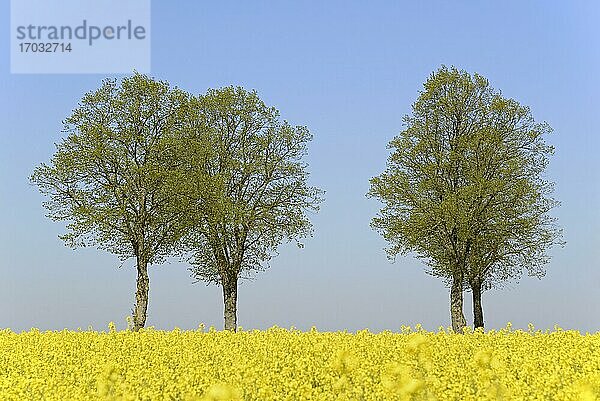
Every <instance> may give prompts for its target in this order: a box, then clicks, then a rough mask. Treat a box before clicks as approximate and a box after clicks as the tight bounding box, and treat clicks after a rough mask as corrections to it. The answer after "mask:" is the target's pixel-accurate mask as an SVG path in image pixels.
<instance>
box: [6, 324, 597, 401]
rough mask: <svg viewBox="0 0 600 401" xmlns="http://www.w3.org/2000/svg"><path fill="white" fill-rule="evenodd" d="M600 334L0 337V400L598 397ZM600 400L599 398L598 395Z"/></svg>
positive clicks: (277, 332) (274, 331)
mask: <svg viewBox="0 0 600 401" xmlns="http://www.w3.org/2000/svg"><path fill="white" fill-rule="evenodd" d="M599 390H600V334H594V335H590V334H585V335H583V334H580V333H579V332H577V331H563V330H560V329H556V330H555V331H553V332H541V331H533V329H531V328H530V330H529V331H520V330H516V331H514V330H511V329H510V326H508V327H507V328H506V329H502V330H499V331H490V332H486V333H483V332H479V331H478V332H474V333H473V332H467V333H466V334H462V335H461V334H453V333H451V332H450V331H445V330H443V329H440V330H439V331H438V332H437V333H432V332H427V331H423V330H420V329H419V328H417V329H416V330H410V328H403V330H402V332H401V333H392V332H382V333H377V334H374V333H371V332H369V331H367V330H364V331H359V332H357V333H347V332H318V331H316V330H315V329H313V330H311V331H310V332H301V331H298V330H295V329H291V330H286V329H281V328H276V327H274V328H271V329H269V330H266V331H238V332H237V333H232V332H226V331H215V330H214V329H212V328H211V330H209V331H208V332H204V331H203V330H201V329H199V330H196V331H180V330H177V329H176V330H174V331H169V332H165V331H158V330H153V329H142V330H141V331H140V332H137V333H134V332H129V331H122V332H121V331H115V330H114V325H113V326H111V330H109V331H108V332H95V331H66V330H65V331H54V332H50V331H49V332H40V331H38V330H35V329H32V330H31V331H29V332H23V333H20V334H16V333H13V332H11V331H10V330H8V329H6V330H2V331H0V400H3V401H10V400H15V401H16V400H19V401H22V400H57V401H59V400H60V401H64V400H153V401H154V400H169V401H174V400H182V401H183V400H190V401H191V400H198V401H199V400H215V401H216V400H246V401H250V400H290V401H292V400H293V401H302V400H461V401H462V400H478V401H479V400H499V399H504V400H585V401H590V400H595V399H596V397H597V395H598V394H599ZM599 399H600V397H599Z"/></svg>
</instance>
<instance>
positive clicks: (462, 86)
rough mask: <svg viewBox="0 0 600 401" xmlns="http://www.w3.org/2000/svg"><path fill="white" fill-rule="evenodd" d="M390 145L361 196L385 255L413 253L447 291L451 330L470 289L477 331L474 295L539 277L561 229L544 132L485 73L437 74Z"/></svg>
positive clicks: (460, 320) (459, 324) (479, 321)
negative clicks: (371, 206) (370, 200)
mask: <svg viewBox="0 0 600 401" xmlns="http://www.w3.org/2000/svg"><path fill="white" fill-rule="evenodd" d="M404 122H405V124H406V129H404V130H403V131H402V132H401V133H400V134H399V136H397V137H395V138H394V139H393V140H392V141H391V142H390V144H389V146H388V147H389V148H391V149H393V151H392V154H391V155H390V157H389V159H388V162H387V167H386V170H385V171H384V172H383V173H382V174H381V175H379V176H377V177H374V178H372V179H371V188H370V191H369V194H368V196H371V197H376V198H378V199H380V200H381V201H382V202H383V203H384V207H383V208H382V209H381V211H380V213H379V214H378V216H376V217H375V218H374V219H373V221H372V226H373V227H374V228H375V229H376V230H378V231H379V232H380V233H381V234H382V235H383V237H384V238H385V239H386V240H388V241H389V242H390V244H391V246H390V247H389V248H388V249H387V252H388V255H389V256H390V257H394V256H395V255H398V254H406V253H409V252H414V253H415V254H416V256H417V257H418V258H420V259H422V260H424V262H425V263H426V265H427V266H428V270H427V272H428V273H429V274H432V275H434V276H436V277H440V278H441V279H443V280H444V282H445V283H446V284H447V285H449V286H450V312H451V319H452V327H453V329H454V330H455V331H456V332H462V329H463V328H464V327H465V326H466V321H465V318H464V314H463V289H464V287H465V286H466V285H469V286H470V287H471V289H472V291H473V297H474V306H475V307H474V312H475V326H477V327H482V326H483V312H482V310H481V292H482V290H485V289H487V288H491V287H493V286H495V285H499V284H501V283H502V282H504V281H505V280H508V279H511V278H516V277H518V276H519V275H520V273H521V271H522V270H523V269H526V270H527V271H528V272H529V273H530V274H531V275H535V276H538V277H540V276H541V274H542V273H541V272H543V265H544V263H545V262H546V261H547V259H548V257H547V255H546V250H547V249H549V248H550V247H551V246H552V245H554V244H556V243H558V242H559V237H560V234H561V232H560V230H559V229H558V228H557V227H556V226H555V224H554V223H555V219H554V218H552V217H550V216H549V215H548V211H550V209H552V208H553V207H555V206H556V205H557V204H558V202H556V201H555V200H554V199H552V198H551V197H550V194H551V192H552V184H551V183H549V182H547V181H545V180H544V179H543V178H542V175H541V174H542V172H543V171H544V169H545V167H546V165H547V163H548V156H549V155H550V154H552V152H553V148H552V146H549V145H547V144H545V143H544V140H543V137H544V135H546V134H548V133H550V131H551V129H550V127H549V126H548V124H546V123H536V122H535V121H534V119H533V117H532V116H531V113H530V110H529V109H528V108H527V107H524V106H521V105H520V104H519V103H518V102H516V101H515V100H512V99H505V98H503V97H502V95H501V94H500V93H499V92H496V91H495V90H494V89H493V88H492V87H491V86H490V85H489V82H488V81H487V80H486V79H485V78H484V77H482V76H480V75H478V74H474V75H473V76H471V75H470V74H468V73H467V72H465V71H459V70H457V69H456V68H454V67H452V68H447V67H445V66H443V67H441V68H440V69H439V70H438V71H436V72H435V73H433V74H431V76H430V77H429V78H428V79H427V81H426V82H425V84H424V90H423V91H422V92H421V93H420V94H419V97H418V99H417V100H416V102H415V103H414V104H413V106H412V115H411V116H406V117H405V118H404Z"/></svg>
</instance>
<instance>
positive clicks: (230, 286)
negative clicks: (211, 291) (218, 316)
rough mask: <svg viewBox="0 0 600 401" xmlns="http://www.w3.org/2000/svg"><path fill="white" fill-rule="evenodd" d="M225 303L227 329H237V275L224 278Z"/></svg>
mask: <svg viewBox="0 0 600 401" xmlns="http://www.w3.org/2000/svg"><path fill="white" fill-rule="evenodd" d="M223 303H224V306H225V308H224V310H225V316H224V317H225V330H231V331H236V330H237V277H228V278H226V279H224V280H223Z"/></svg>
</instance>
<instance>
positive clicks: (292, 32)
mask: <svg viewBox="0 0 600 401" xmlns="http://www.w3.org/2000/svg"><path fill="white" fill-rule="evenodd" d="M8 3H9V2H8V1H3V2H2V5H1V6H0V7H1V8H0V14H1V15H2V19H1V21H2V24H5V25H4V26H6V27H7V28H5V29H4V30H3V32H4V33H5V35H4V37H3V38H2V39H1V40H0V54H2V55H3V56H2V58H0V91H1V92H0V93H1V94H2V96H0V119H1V121H2V125H1V128H0V130H1V131H0V221H1V225H0V327H10V328H12V329H13V330H18V331H20V330H26V329H29V328H30V327H38V328H40V329H43V330H45V329H62V328H71V329H75V328H77V327H82V328H87V326H88V325H92V326H93V327H94V328H98V329H105V328H106V325H107V324H108V322H109V321H111V320H113V321H115V322H116V323H117V326H118V327H123V326H124V324H125V316H126V315H127V314H129V312H130V310H131V308H132V306H133V301H134V287H135V273H134V268H133V262H132V261H128V262H126V263H124V264H123V266H122V267H121V268H119V265H120V262H119V261H118V260H117V259H116V258H115V257H114V256H112V255H110V254H107V253H105V252H102V251H99V250H96V249H93V248H90V249H80V250H75V251H73V250H71V249H69V248H67V247H65V246H64V245H63V244H62V243H61V241H60V240H59V239H58V238H57V236H58V234H61V233H62V232H64V224H61V223H55V222H52V221H50V220H49V219H47V218H45V217H44V214H45V211H44V209H43V208H42V207H41V202H42V201H43V197H42V196H41V195H40V194H39V193H38V191H37V189H36V188H35V187H33V186H31V185H30V184H29V182H28V176H29V175H30V173H31V171H32V169H33V168H34V167H35V166H36V165H37V164H39V163H40V162H43V161H47V160H48V159H49V157H50V156H51V154H52V152H53V151H54V143H55V142H58V141H59V140H60V139H61V137H62V133H61V128H62V125H61V121H62V120H63V119H64V118H66V117H67V116H68V115H69V114H70V111H71V110H72V109H73V108H74V107H75V106H76V105H77V102H78V100H79V99H80V98H81V96H82V95H83V94H84V93H85V92H87V91H90V90H93V89H95V88H97V87H98V86H99V85H100V81H101V79H102V78H104V77H105V75H93V74H91V75H83V74H79V75H78V74H63V75H49V74H40V75H14V74H10V59H9V56H8V55H9V46H10V41H9V36H8V25H9V17H10V10H9V4H8ZM484 3H485V4H484ZM599 19H600V6H599V5H598V4H597V3H596V2H593V1H588V2H578V1H575V2H568V3H565V2H548V1H544V2H542V1H531V2H521V1H506V2H475V1H471V2H468V1H456V2H442V1H430V2H404V3H401V2H393V1H389V2H383V1H374V2H359V1H343V2H342V1H328V2H317V1H314V2H304V1H298V2H275V1H273V2H260V1H258V2H239V3H238V2H233V1H229V2H196V1H179V2H167V1H160V2H159V1H156V0H155V1H153V2H152V27H151V38H152V44H151V52H152V54H151V62H152V67H151V74H150V75H151V76H153V77H155V78H158V79H162V80H167V81H169V82H170V83H172V84H173V85H177V86H179V87H181V88H183V89H186V90H188V91H190V92H194V93H200V92H204V91H205V90H206V89H207V88H211V87H220V86H224V85H230V84H233V85H242V86H244V87H246V88H248V89H256V90H257V91H258V92H259V95H260V96H261V98H262V99H263V100H264V101H265V102H266V103H268V104H270V105H273V106H276V107H277V108H278V109H279V110H280V111H281V115H282V117H283V118H285V119H287V120H289V121H290V122H291V123H293V124H300V125H306V126H308V127H309V129H310V130H311V132H312V133H313V134H314V136H315V138H314V140H313V142H312V143H311V146H310V155H309V157H308V162H309V163H310V172H311V182H312V184H314V185H316V186H319V187H321V188H323V189H324V190H326V191H327V193H326V195H325V198H326V201H325V203H324V204H323V206H322V209H321V212H320V213H319V214H317V215H315V216H313V217H312V221H313V223H314V237H313V238H311V239H309V240H307V241H306V246H305V248H304V249H298V248H297V247H295V246H294V245H284V246H282V247H281V249H280V255H279V256H278V257H277V258H275V259H274V260H273V261H272V263H271V268H270V269H269V270H267V271H266V272H263V273H259V274H258V275H257V277H256V280H254V281H248V282H244V283H243V284H242V285H241V287H240V293H239V308H238V322H239V324H240V325H241V326H243V327H244V328H259V329H264V328H267V327H270V326H273V325H278V326H282V327H290V326H292V325H293V326H296V327H298V328H300V329H308V328H310V327H311V326H313V325H315V326H317V328H318V329H320V330H344V329H347V330H357V329H362V328H365V327H367V328H369V329H371V330H373V331H379V330H384V329H390V330H398V329H399V328H400V326H401V325H414V324H416V323H422V324H423V325H424V327H425V328H427V329H437V328H438V327H439V326H445V327H447V326H448V325H449V324H450V320H449V306H448V290H447V289H446V288H445V287H444V286H443V285H442V283H441V282H440V281H439V280H437V279H436V278H433V277H430V276H427V275H426V274H425V273H424V270H423V265H422V264H421V263H420V262H419V261H418V260H415V259H414V258H412V257H404V258H398V259H397V260H396V261H395V262H394V263H390V262H389V261H388V260H387V259H386V256H385V253H384V251H383V248H384V247H385V245H386V244H385V242H384V241H383V239H382V238H381V237H380V236H379V235H378V234H377V233H376V232H374V231H372V230H371V229H370V227H369V222H370V219H371V218H372V217H373V216H374V215H375V213H376V212H377V210H378V208H379V207H380V205H379V204H378V202H377V201H375V200H373V199H367V198H366V197H365V193H366V192H367V191H368V187H369V182H368V180H369V178H371V177H372V176H374V175H377V174H379V173H380V172H381V171H382V170H383V169H384V167H385V161H386V157H387V155H388V150H387V149H386V145H387V143H388V142H389V140H390V139H392V138H393V137H394V136H395V135H396V134H397V133H398V132H399V131H400V130H401V129H402V127H403V126H402V116H403V115H405V114H407V113H409V112H410V105H411V103H412V102H413V101H414V100H415V99H416V96H417V93H418V91H419V90H420V89H421V86H422V84H423V82H424V81H425V80H426V79H427V76H428V75H429V74H430V73H431V72H432V71H434V70H435V69H437V68H438V67H439V66H440V65H442V64H446V65H455V66H457V67H458V68H461V69H466V70H467V71H469V72H477V73H479V74H482V75H483V76H485V77H487V78H488V79H489V80H490V82H491V84H492V85H493V86H494V87H495V88H497V89H499V90H501V91H502V93H503V94H504V95H505V96H507V97H511V98H514V99H516V100H518V101H519V102H521V103H522V104H525V105H528V106H530V107H531V110H532V112H533V115H534V117H535V118H536V120H539V121H547V122H548V123H549V124H550V125H551V126H552V127H553V128H554V133H553V134H552V136H551V137H549V142H550V143H552V144H554V145H555V147H556V154H555V156H554V157H553V159H552V160H551V163H550V166H549V169H548V178H549V179H551V180H553V181H554V182H555V183H556V192H555V195H556V198H557V199H559V200H560V201H561V202H562V205H561V206H560V208H558V209H557V210H556V211H555V213H554V215H555V216H557V217H558V218H559V221H560V224H561V225H562V227H563V228H564V234H565V240H566V241H567V245H566V247H565V248H562V249H561V248H558V249H555V250H553V251H552V253H551V254H552V256H553V258H552V261H551V262H550V263H549V265H548V266H547V276H546V277H545V278H543V279H542V280H537V279H532V278H528V277H523V279H522V280H521V281H520V282H519V283H512V284H509V285H508V286H507V287H506V288H503V289H500V290H492V291H490V292H487V293H485V294H484V297H483V302H484V314H485V321H486V327H487V328H499V327H503V326H504V325H505V324H506V322H508V321H511V322H512V323H513V326H515V327H526V326H527V323H529V322H532V323H533V324H534V325H535V326H536V327H540V328H552V327H553V326H554V325H555V324H558V325H560V326H561V327H563V328H573V329H579V330H581V331H598V330H600V320H599V319H598V316H597V312H596V311H597V305H598V304H599V303H600V291H599V289H600V269H599V268H600V263H599V261H600V251H599V248H600V234H599V231H600V230H598V229H599V228H600V211H599V210H600V208H599V207H598V205H600V173H599V167H600V162H598V157H597V153H598V149H599V148H600V139H599V135H598V132H597V126H598V105H599V98H598V93H600V78H599V74H598V71H600V42H599V39H598V38H599V37H600V35H599V31H600V29H598V27H597V26H598V20H599ZM469 296H470V294H468V293H467V294H465V299H466V303H465V315H466V316H467V320H469V321H472V313H471V309H470V308H471V304H470V302H469ZM222 308H223V307H222V296H221V292H220V289H219V288H218V287H215V286H211V287H206V286H205V285H203V284H193V283H192V279H191V278H190V277H189V273H188V271H187V267H186V266H185V265H184V264H181V263H177V261H172V263H169V264H164V265H160V266H153V267H151V270H150V305H149V316H148V322H147V323H148V325H151V326H155V327H156V328H160V329H171V328H173V327H175V326H177V327H181V328H186V329H191V328H196V327H197V326H198V324H199V323H201V322H203V323H205V324H206V325H207V326H211V325H214V326H215V327H217V328H221V327H222V320H223V318H222V316H223V310H222Z"/></svg>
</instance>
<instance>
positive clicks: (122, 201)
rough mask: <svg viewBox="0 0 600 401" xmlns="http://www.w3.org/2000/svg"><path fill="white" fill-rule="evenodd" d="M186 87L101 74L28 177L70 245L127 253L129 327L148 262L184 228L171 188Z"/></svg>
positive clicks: (143, 292)
mask: <svg viewBox="0 0 600 401" xmlns="http://www.w3.org/2000/svg"><path fill="white" fill-rule="evenodd" d="M187 97H188V96H187V95H186V94H185V93H184V92H182V91H180V90H178V89H171V88H170V87H169V85H168V84H167V83H165V82H157V81H154V80H152V79H151V78H148V77H146V76H144V75H140V74H137V73H136V74H135V75H133V76H131V77H127V78H124V79H123V80H122V81H121V83H120V86H119V85H118V84H117V82H116V81H115V80H112V79H107V80H104V81H103V83H102V86H101V87H100V88H99V89H98V90H96V91H95V92H90V93H88V94H86V95H85V96H84V97H83V99H82V100H81V102H80V103H79V105H78V107H77V108H76V109H75V110H74V111H73V113H72V114H71V116H70V117H68V118H67V119H66V120H65V122H64V125H65V129H64V131H65V132H66V133H67V137H66V138H65V139H63V140H62V141H61V142H60V143H59V144H57V151H56V153H55V154H54V155H53V156H52V159H51V160H50V163H49V164H41V165H40V166H38V167H37V168H36V169H35V171H34V173H33V175H32V176H31V181H32V182H33V183H35V184H36V185H37V186H38V187H39V189H40V191H41V192H42V193H43V194H44V195H47V196H48V197H49V200H48V201H46V202H45V203H44V206H45V207H46V209H47V210H48V211H49V214H48V217H50V218H51V219H53V220H55V221H68V222H69V223H68V225H67V230H68V232H67V233H66V234H64V235H62V236H60V237H61V238H62V239H63V240H65V242H66V244H67V245H68V246H70V247H73V248H76V247H79V246H97V247H98V248H99V249H103V250H107V251H108V252H111V253H113V254H115V255H117V256H118V257H119V258H120V259H122V260H126V259H128V258H132V257H133V258H135V261H136V268H137V289H136V296H135V306H134V311H133V318H134V330H136V331H137V330H139V329H140V328H142V327H144V324H145V322H146V312H147V307H148V291H149V277H148V266H149V265H151V264H157V263H160V262H161V261H162V260H163V258H164V257H165V256H167V255H169V254H170V253H171V252H172V250H173V248H174V246H175V245H176V244H177V242H178V240H179V239H180V237H181V236H182V235H183V233H184V231H185V224H184V219H183V217H184V216H185V210H184V202H182V201H181V199H180V198H179V197H178V196H177V192H176V191H174V190H173V188H174V185H175V184H176V183H177V182H178V180H179V178H178V177H177V176H176V172H177V171H178V170H177V167H178V164H179V163H178V159H177V155H176V154H175V153H174V149H175V147H174V145H173V139H174V138H175V135H174V133H175V132H177V131H178V130H180V129H181V126H182V124H181V120H182V116H181V113H182V110H183V108H184V105H185V104H186V102H187Z"/></svg>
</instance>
